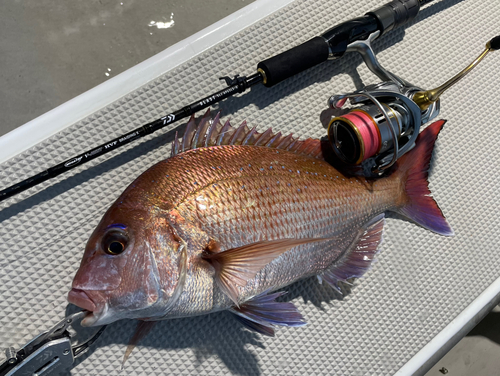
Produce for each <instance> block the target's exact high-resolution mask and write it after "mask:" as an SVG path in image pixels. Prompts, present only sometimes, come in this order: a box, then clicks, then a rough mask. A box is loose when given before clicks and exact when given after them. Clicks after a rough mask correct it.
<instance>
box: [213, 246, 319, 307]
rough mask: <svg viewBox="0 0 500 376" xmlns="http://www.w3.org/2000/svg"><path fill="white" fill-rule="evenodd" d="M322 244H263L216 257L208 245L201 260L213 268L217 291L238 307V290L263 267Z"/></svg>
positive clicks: (228, 251)
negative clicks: (307, 246) (286, 254)
mask: <svg viewBox="0 0 500 376" xmlns="http://www.w3.org/2000/svg"><path fill="white" fill-rule="evenodd" d="M324 240H328V239H322V238H319V239H318V238H304V239H278V240H266V241H261V242H257V243H252V244H247V245H244V246H242V247H238V248H232V249H228V250H225V251H222V252H217V253H214V252H211V250H210V248H212V249H216V247H215V245H214V244H211V245H210V247H209V248H208V249H207V251H206V252H205V254H204V255H203V258H204V259H205V260H207V261H209V262H210V263H211V264H212V265H213V267H214V269H215V281H216V283H217V285H218V286H219V288H220V289H221V290H222V291H223V292H224V293H225V294H226V295H227V296H228V297H229V298H231V300H232V301H233V302H234V303H235V304H236V305H238V295H239V292H238V287H243V286H245V285H246V284H247V282H248V281H249V280H251V279H253V278H254V277H255V276H256V275H257V273H258V272H259V271H261V270H262V269H263V268H264V267H265V266H266V265H267V264H269V263H270V262H271V261H273V260H274V259H275V258H277V257H278V256H280V255H281V254H283V253H284V252H286V251H288V250H289V249H291V248H294V247H297V246H299V245H303V244H308V243H312V242H318V241H324Z"/></svg>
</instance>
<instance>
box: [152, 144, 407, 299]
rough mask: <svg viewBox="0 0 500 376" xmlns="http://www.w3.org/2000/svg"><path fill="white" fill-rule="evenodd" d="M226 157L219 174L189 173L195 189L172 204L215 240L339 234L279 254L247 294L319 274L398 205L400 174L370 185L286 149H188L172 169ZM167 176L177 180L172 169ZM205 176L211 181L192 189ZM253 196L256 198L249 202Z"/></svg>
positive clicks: (226, 244) (228, 242)
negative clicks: (368, 226)
mask: <svg viewBox="0 0 500 376" xmlns="http://www.w3.org/2000/svg"><path fill="white" fill-rule="evenodd" d="M228 149H229V150H228ZM187 158H189V159H190V164H189V166H196V167H190V168H186V165H185V163H184V162H185V160H186V159H187ZM278 158H279V160H277V159H278ZM223 159H224V165H223V169H222V171H221V169H217V170H215V171H221V173H220V175H219V176H215V177H214V176H211V177H210V178H211V179H200V175H201V176H203V174H190V173H187V174H186V175H185V176H184V177H183V180H182V181H183V183H182V184H183V185H185V189H186V191H188V190H191V193H190V194H187V195H186V194H184V195H183V196H184V198H183V200H182V201H180V202H178V204H177V205H176V206H175V208H176V209H177V210H178V211H179V213H180V214H181V216H182V217H184V218H185V219H186V220H187V221H190V222H192V223H197V224H198V225H199V226H200V229H201V230H202V231H203V232H204V233H206V234H207V236H208V237H210V238H211V239H215V240H217V242H218V243H219V244H220V246H221V250H226V249H230V248H235V247H239V246H242V245H244V244H248V243H254V242H258V241H262V240H274V239H281V238H293V237H299V238H304V237H311V238H330V237H335V238H336V239H335V242H332V241H328V242H325V244H322V245H318V244H311V245H308V246H301V247H299V248H298V249H296V250H291V251H289V252H287V253H286V254H284V255H282V256H281V257H280V258H279V259H277V260H275V261H273V262H272V263H271V264H269V265H268V266H266V268H265V269H264V270H263V271H262V272H261V273H260V274H258V275H257V276H256V277H255V279H254V280H253V281H249V283H248V285H247V286H246V287H245V288H244V289H241V290H240V291H241V297H242V299H245V298H246V297H249V296H254V295H257V294H259V293H260V292H262V291H264V290H267V289H269V288H271V287H272V286H275V287H278V288H279V287H282V286H285V285H288V284H290V283H291V282H293V281H295V280H297V279H299V278H303V277H305V276H309V275H314V274H317V273H318V272H320V271H321V270H323V269H324V268H325V267H326V266H328V265H330V264H331V263H332V262H333V261H334V260H335V259H337V258H338V257H339V256H340V254H341V253H342V252H343V251H345V248H346V246H347V244H349V243H350V242H351V241H352V239H353V237H354V235H355V234H357V232H358V229H359V228H360V227H361V226H362V224H364V223H366V222H367V221H368V220H369V219H370V218H372V217H374V216H375V215H377V214H379V213H382V212H384V211H385V210H387V209H390V208H391V207H392V206H394V204H395V200H394V197H395V196H396V195H397V191H396V190H397V188H398V183H397V182H396V181H392V184H388V183H387V182H384V183H383V184H381V183H380V182H379V183H378V184H375V187H378V188H373V185H372V183H369V182H366V183H365V180H364V179H359V178H356V177H352V178H346V177H345V176H343V175H342V174H340V173H339V172H338V171H337V170H335V169H334V168H333V167H331V166H330V165H328V164H327V163H326V162H321V161H319V160H317V159H314V158H312V157H304V156H300V157H298V156H297V154H295V153H293V152H290V151H286V150H283V151H276V150H274V149H269V148H265V147H255V146H235V145H230V146H221V147H216V148H213V149H211V150H208V149H203V148H202V149H196V150H193V151H188V152H186V153H183V154H182V159H180V158H176V157H173V158H172V159H171V160H170V165H169V169H170V171H182V170H183V169H184V171H186V170H189V171H199V170H200V167H199V166H204V168H205V169H208V170H211V169H212V167H213V166H217V165H218V164H219V163H222V162H221V160H223ZM249 165H250V166H251V167H248V166H249ZM240 166H245V167H244V168H243V170H242V167H240ZM271 166H273V168H270V167H271ZM281 166H285V168H284V169H283V168H281ZM191 169H192V170H191ZM296 171H302V173H296ZM158 174H159V175H160V174H161V173H160V171H158ZM169 179H170V181H171V182H172V184H175V179H173V178H172V174H170V177H169ZM195 181H196V182H198V184H196V185H195V184H194V182H195ZM202 181H203V182H204V183H205V184H206V185H205V186H204V187H200V188H197V189H195V187H197V186H201V182H202ZM214 181H216V182H217V183H213V182H214ZM351 182H352V183H351ZM367 185H370V187H372V188H371V191H370V190H368V189H367V188H366V186H367ZM298 187H301V189H303V192H302V193H298ZM306 187H307V188H306ZM166 189H168V188H166ZM249 200H250V201H252V202H255V204H254V205H250V206H249V205H247V203H248V201H249ZM200 203H201V205H200ZM257 217H259V218H262V219H261V220H256V219H255V218H257ZM333 243H335V246H334V245H333ZM195 252H198V253H199V252H200V250H196V251H195ZM304 255H305V256H304ZM292 265H293V266H292ZM271 270H277V272H273V273H272V275H273V276H274V278H270V277H269V275H270V271H271ZM304 270H307V273H304ZM224 300H225V301H226V299H224Z"/></svg>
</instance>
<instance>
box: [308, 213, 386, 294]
mask: <svg viewBox="0 0 500 376" xmlns="http://www.w3.org/2000/svg"><path fill="white" fill-rule="evenodd" d="M383 231H384V214H381V215H379V216H377V217H375V218H373V219H372V220H371V221H369V222H368V223H367V224H366V225H365V226H364V227H363V228H362V229H361V230H360V232H359V235H358V236H356V238H355V239H354V242H353V245H352V246H351V247H349V250H348V251H347V252H346V253H345V254H344V256H343V257H342V258H340V260H338V261H336V262H335V263H334V264H333V265H332V266H331V267H329V268H328V269H327V270H325V272H324V273H323V274H321V275H318V279H319V280H320V282H321V281H322V280H324V281H325V282H327V283H328V284H329V285H330V286H332V287H333V288H335V289H336V290H337V291H338V292H340V293H342V292H341V291H340V288H339V285H338V282H340V281H343V282H345V281H346V280H348V279H349V278H360V277H362V276H363V275H364V274H365V273H366V272H367V271H368V270H370V268H371V266H372V263H373V262H374V261H375V257H376V255H377V254H378V252H379V251H378V246H379V245H380V243H381V242H382V234H383Z"/></svg>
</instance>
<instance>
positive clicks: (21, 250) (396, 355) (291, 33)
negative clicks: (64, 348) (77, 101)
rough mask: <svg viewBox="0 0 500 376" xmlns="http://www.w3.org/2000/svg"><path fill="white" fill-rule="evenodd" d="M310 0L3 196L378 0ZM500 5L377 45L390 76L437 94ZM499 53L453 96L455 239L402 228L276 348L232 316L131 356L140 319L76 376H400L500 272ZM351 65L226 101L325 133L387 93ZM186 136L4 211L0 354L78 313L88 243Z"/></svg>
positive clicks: (254, 119) (157, 142) (95, 131)
mask: <svg viewBox="0 0 500 376" xmlns="http://www.w3.org/2000/svg"><path fill="white" fill-rule="evenodd" d="M359 4H361V2H359V1H355V0H349V1H342V2H340V1H328V2H325V1H310V0H309V1H296V2H294V3H293V4H291V5H289V6H287V7H286V8H284V9H282V10H280V11H279V12H277V13H275V14H273V15H271V16H269V17H267V18H266V19H264V20H262V21H260V22H258V23H257V24H255V25H253V26H251V27H249V28H247V29H245V30H244V31H242V32H240V33H239V34H238V35H236V36H234V37H231V38H229V39H227V40H225V41H223V42H222V43H220V44H218V45H216V46H214V47H213V48H211V49H209V50H208V51H206V52H204V53H202V54H200V55H198V56H196V57H194V58H193V59H191V60H190V61H188V62H186V63H185V64H183V65H182V66H180V67H178V68H176V69H174V70H173V71H171V72H167V73H165V74H164V75H163V76H161V77H158V79H156V80H154V81H152V82H150V83H148V84H147V85H144V86H143V87H142V88H140V89H139V90H137V91H135V92H132V93H130V94H129V95H126V96H124V97H123V98H121V99H120V100H118V101H116V102H115V103H113V104H111V105H109V106H107V107H105V108H102V109H101V110H100V111H98V112H96V113H94V114H92V115H91V116H89V117H88V118H86V119H83V120H82V121H79V122H78V123H76V124H74V125H72V126H71V127H69V128H67V129H66V130H64V131H62V132H60V133H59V134H56V135H55V136H53V137H51V138H50V139H48V140H46V141H44V142H42V143H40V144H38V145H36V146H35V147H33V148H31V149H30V150H28V151H26V152H24V153H22V154H21V155H19V156H17V157H15V158H13V159H11V160H9V161H8V162H6V163H4V164H2V165H1V166H0V176H1V182H2V186H7V185H10V184H12V183H14V182H15V181H18V180H20V179H23V178H25V177H27V176H29V175H32V174H33V173H34V172H37V171H41V170H42V169H44V168H47V167H49V166H51V165H53V164H55V163H56V162H59V161H61V160H63V159H65V158H69V157H70V156H72V155H74V154H76V153H78V152H80V151H82V150H86V149H89V148H91V147H93V146H95V145H97V144H99V143H100V142H101V141H103V140H108V139H110V138H112V137H115V136H117V135H120V134H122V133H124V132H126V131H128V130H131V129H133V128H135V127H137V126H139V125H140V124H143V123H145V122H148V121H150V120H152V119H155V118H158V117H160V116H162V115H163V114H165V113H167V112H168V111H169V110H172V109H177V108H179V107H180V106H182V105H185V104H186V103H190V102H192V101H193V100H195V99H197V98H199V97H201V96H204V95H206V94H207V93H210V92H213V91H216V90H219V89H220V88H221V87H222V86H221V84H220V83H219V82H218V80H217V77H219V76H221V75H232V74H235V73H242V74H249V73H252V72H254V69H255V65H256V63H257V62H258V61H260V60H262V59H263V58H266V57H268V56H269V55H270V54H271V51H272V54H274V53H277V52H279V51H283V50H285V49H288V48H290V47H292V46H294V45H296V44H298V43H299V42H303V41H305V40H307V39H309V38H311V37H313V36H315V35H317V34H319V33H321V32H323V31H324V30H325V29H326V28H328V27H329V26H332V25H335V24H336V23H339V22H341V21H344V20H347V19H349V18H352V17H353V16H357V15H361V14H363V13H364V12H366V11H369V10H371V9H374V8H376V7H377V6H380V5H381V1H379V0H371V1H365V2H362V5H359ZM499 19H500V2H497V1H490V2H484V1H479V0H469V1H466V2H465V1H457V0H443V1H440V2H435V4H434V3H433V4H432V5H431V6H429V7H427V8H426V9H424V10H423V11H422V12H421V14H420V15H419V17H418V19H417V20H416V21H415V22H413V23H412V24H411V25H409V26H408V27H406V28H405V29H401V30H397V31H394V32H392V33H390V34H389V35H387V36H386V37H384V38H383V39H382V40H381V41H378V42H377V43H376V44H375V48H376V50H377V51H379V55H378V56H379V58H380V60H381V62H382V63H383V64H384V65H385V67H386V68H388V69H389V70H391V71H393V72H395V73H396V74H398V75H399V76H401V77H404V78H405V79H407V80H409V81H410V82H413V83H415V84H418V85H420V86H422V87H426V88H430V87H434V86H437V85H438V84H441V83H442V82H443V81H444V80H445V79H447V78H449V77H450V76H451V75H452V74H454V73H456V72H457V71H459V70H461V69H462V68H463V67H464V66H465V65H466V64H468V63H469V62H470V61H472V60H473V58H475V57H476V56H477V55H478V54H479V53H480V52H481V50H482V48H483V46H484V43H485V42H486V41H487V40H488V39H490V38H492V37H493V36H495V35H497V34H498V33H499V30H500V29H499V28H498V20H499ZM499 59H500V56H498V55H494V54H492V55H491V56H489V57H488V58H487V59H486V61H485V62H484V63H483V64H482V66H481V65H480V66H479V67H478V69H477V70H476V71H475V72H474V73H472V74H470V75H469V76H468V77H467V79H466V81H464V82H462V83H461V84H459V85H457V86H456V87H454V88H453V89H451V90H450V91H449V92H448V93H447V94H445V96H444V98H443V100H442V109H443V110H442V117H443V118H446V119H448V120H449V121H448V123H447V124H446V126H445V128H444V130H443V131H442V132H441V134H440V136H439V139H438V142H437V147H436V150H435V153H434V159H433V165H432V172H431V176H430V187H431V190H432V192H433V194H434V197H435V198H436V200H437V202H438V203H439V204H440V206H441V208H442V209H443V211H444V213H445V215H446V217H447V218H448V220H449V222H450V223H451V225H452V227H453V228H454V230H455V233H456V236H455V237H454V238H445V237H441V236H438V235H435V234H433V233H431V232H429V231H426V230H424V229H422V228H420V227H418V226H416V225H414V224H411V223H409V222H406V221H403V220H400V219H396V218H389V220H388V221H387V225H386V230H385V235H384V243H383V246H382V252H381V254H380V256H379V262H378V263H376V265H375V266H374V268H373V270H372V271H370V272H369V273H368V274H367V276H366V277H365V278H363V279H360V280H357V281H356V282H355V283H354V286H353V288H352V289H351V291H350V293H348V294H347V296H346V297H345V298H344V299H338V297H337V296H336V295H335V294H334V293H332V292H331V291H330V290H328V289H327V288H325V287H321V286H320V285H318V284H317V282H316V281H314V280H312V279H311V280H306V281H303V282H300V283H297V284H295V285H293V286H291V287H290V289H289V291H290V294H289V297H290V298H291V299H293V301H294V303H295V304H296V305H297V306H298V307H299V308H300V311H301V312H302V313H303V315H304V316H305V317H306V319H307V321H308V323H309V324H308V325H307V326H306V327H303V328H286V329H280V330H279V331H278V333H277V335H276V337H275V338H267V337H261V336H259V335H256V334H253V333H250V332H249V331H246V330H245V329H243V328H242V327H241V326H240V324H239V323H237V322H236V321H235V320H234V319H233V318H232V317H231V316H230V315H229V314H227V313H219V314H213V315H208V316H203V317H196V318H186V319H177V320H171V321H164V322H161V323H159V324H158V325H157V327H156V329H155V330H154V332H153V333H152V334H150V335H149V336H148V337H147V338H145V339H144V340H143V341H142V342H141V344H140V345H139V347H138V348H137V349H136V350H135V351H134V353H133V354H132V356H131V357H130V359H129V360H128V362H127V363H126V365H125V367H124V369H123V371H121V370H120V369H121V360H122V357H123V354H124V350H125V346H126V344H127V341H128V339H129V338H130V336H131V335H132V333H133V331H134V327H135V322H134V321H127V320H125V321H121V322H118V323H115V324H113V325H111V326H110V327H109V328H108V329H107V331H106V332H105V333H104V335H103V336H102V337H101V339H99V341H98V342H97V343H96V344H95V346H94V347H93V348H92V350H91V351H90V353H89V354H87V355H86V356H84V357H83V359H79V361H78V362H77V364H76V367H75V368H74V369H73V370H72V371H71V374H72V375H104V374H106V375H117V374H127V375H149V374H172V375H195V374H196V375H229V374H235V375H249V376H250V375H285V374H286V375H388V374H392V373H394V372H395V371H397V370H398V369H399V368H400V367H401V366H402V365H404V364H405V363H406V362H407V361H408V360H409V359H410V358H411V357H412V356H413V355H414V354H415V353H416V352H418V351H419V350H420V349H421V348H422V347H423V346H424V345H425V344H426V343H428V341H429V340H430V339H432V338H433V337H434V336H435V335H436V334H437V333H439V332H440V331H441V330H442V329H443V328H444V327H445V326H446V325H447V324H449V323H450V322H451V321H452V320H453V319H454V318H455V317H456V316H457V315H458V314H459V313H460V312H461V311H462V310H463V309H464V308H465V307H466V306H467V305H469V304H470V303H471V302H472V301H473V300H474V299H475V298H476V297H477V296H478V295H479V294H480V293H481V292H482V291H483V290H484V289H485V288H486V287H487V286H489V285H490V284H491V283H492V282H493V281H494V280H495V279H496V278H497V277H498V276H499V275H500V273H499V271H500V255H499V245H500V244H499V239H500V230H499V228H500V226H499V222H500V216H499V215H498V213H499V212H500V197H499V191H500V190H499V187H500V177H499V176H500V175H499V172H500V167H499V164H498V157H499V150H500V148H499V146H500V145H499V141H498V140H499V139H500V117H499V106H498V103H499V102H500V91H499V90H498V87H499V84H500V75H499V74H498V73H499V66H500V64H499V61H500V60H499ZM377 81H378V80H377V79H376V77H374V76H373V75H372V74H371V73H370V72H369V71H368V70H367V68H366V67H365V66H364V65H362V64H361V59H360V58H359V57H358V56H355V55H352V54H350V55H348V56H346V57H345V58H343V59H342V60H341V61H340V62H337V63H326V64H323V65H321V66H320V67H318V68H315V69H312V70H310V71H308V72H305V73H302V74H300V75H298V76H297V77H295V78H293V79H290V80H288V81H286V82H284V83H282V84H280V85H279V86H277V87H275V88H273V89H267V88H264V87H262V86H259V87H255V88H252V90H251V92H249V93H247V94H245V95H243V96H241V97H240V98H233V99H230V100H227V101H225V102H223V103H221V104H220V108H221V109H222V110H223V115H225V116H230V117H231V118H232V119H233V120H234V122H235V123H237V122H240V121H243V120H244V119H246V120H247V121H248V122H249V124H251V125H258V126H259V127H260V129H265V128H267V127H269V126H272V127H273V128H274V129H276V130H281V131H282V132H294V133H295V134H297V135H300V136H303V137H308V136H311V137H320V136H322V135H324V134H325V130H324V128H323V126H322V124H321V121H320V114H321V112H322V111H323V110H325V109H326V100H327V98H328V97H329V96H330V95H331V94H333V93H343V92H346V91H352V90H354V89H355V87H356V86H358V87H359V85H361V83H364V84H369V83H374V82H377ZM173 129H174V128H173V127H171V128H169V129H166V130H164V131H162V132H160V133H159V134H155V135H152V136H149V137H148V138H147V139H143V140H142V141H138V142H135V143H133V144H131V145H129V146H128V147H127V148H125V149H124V150H118V151H116V152H114V153H112V154H111V155H108V156H106V157H104V158H101V159H99V160H98V161H93V162H92V163H90V164H87V165H84V166H82V167H80V168H78V169H76V170H74V172H73V173H70V174H67V175H64V176H62V177H59V178H58V179H56V180H54V181H50V182H47V183H45V184H43V185H42V186H40V187H37V188H35V189H33V190H30V191H29V192H25V193H23V194H21V195H19V196H18V197H15V198H12V199H10V200H9V201H8V202H6V203H2V204H1V206H0V208H1V210H0V223H1V226H0V239H1V241H0V250H1V254H2V257H1V259H0V260H1V261H0V270H1V271H0V281H1V283H0V325H1V329H0V344H1V345H2V346H7V345H13V346H16V347H18V346H20V345H22V344H24V343H25V342H26V341H28V340H29V339H31V338H32V337H33V336H35V335H36V334H38V333H39V332H40V331H41V330H45V329H47V328H48V327H50V326H51V325H53V324H54V323H56V322H57V321H58V320H60V319H61V318H62V317H63V316H64V314H65V312H66V311H71V310H72V309H74V308H71V307H67V306H68V304H67V302H66V294H67V292H68V290H69V288H70V284H71V280H72V277H73V275H74V273H75V271H76V269H77V267H78V265H79V261H80V258H81V256H82V252H83V249H84V245H85V242H86V240H87V238H88V236H89V235H90V233H91V231H92V230H93V228H94V227H95V225H96V224H97V223H98V221H99V219H100V217H101V215H102V214H103V213H104V211H105V209H106V208H107V207H108V206H109V205H110V204H111V203H112V201H114V200H115V198H116V197H117V195H118V194H119V193H120V192H121V191H122V190H123V189H124V188H125V187H126V186H127V185H128V184H129V183H130V182H131V181H132V180H133V179H134V178H135V177H136V176H137V175H139V174H140V173H141V172H142V171H144V170H145V169H146V168H147V167H149V166H151V165H152V164H154V163H155V162H157V161H159V160H161V159H163V158H165V157H166V156H167V155H168V153H169V146H168V143H169V142H170V141H171V140H172V138H173V134H174V132H172V130H173Z"/></svg>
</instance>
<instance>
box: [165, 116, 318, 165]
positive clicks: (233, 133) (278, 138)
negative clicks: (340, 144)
mask: <svg viewBox="0 0 500 376" xmlns="http://www.w3.org/2000/svg"><path fill="white" fill-rule="evenodd" d="M209 116H210V111H207V112H206V113H205V115H203V117H202V118H201V119H195V118H194V116H192V117H191V118H190V119H189V121H188V124H187V126H186V130H185V132H184V135H183V136H182V141H180V142H179V141H178V140H175V141H174V144H173V145H172V156H174V155H177V154H179V153H182V152H185V151H188V150H191V149H196V148H200V147H210V146H223V145H246V146H252V145H254V146H260V147H267V148H271V149H281V150H288V151H291V152H294V153H296V154H300V155H306V156H309V157H313V158H316V159H321V160H324V159H325V157H324V156H323V150H322V143H321V140H316V139H312V138H308V139H307V140H304V141H301V140H298V139H297V138H294V137H293V136H292V135H291V134H290V135H286V136H283V135H282V134H281V133H279V132H278V133H273V131H272V129H271V128H269V129H266V130H264V132H257V130H256V128H255V127H253V128H250V127H248V126H247V123H246V122H245V121H243V123H242V124H241V125H240V126H239V127H233V126H231V124H230V123H229V121H227V122H225V123H224V125H222V124H221V123H220V122H219V119H220V112H219V113H218V114H217V115H216V116H215V118H214V121H212V122H210V121H209V120H208V117H209Z"/></svg>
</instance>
